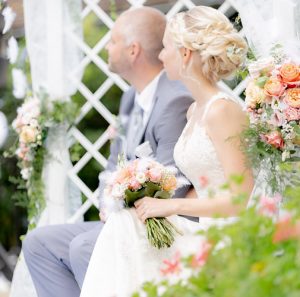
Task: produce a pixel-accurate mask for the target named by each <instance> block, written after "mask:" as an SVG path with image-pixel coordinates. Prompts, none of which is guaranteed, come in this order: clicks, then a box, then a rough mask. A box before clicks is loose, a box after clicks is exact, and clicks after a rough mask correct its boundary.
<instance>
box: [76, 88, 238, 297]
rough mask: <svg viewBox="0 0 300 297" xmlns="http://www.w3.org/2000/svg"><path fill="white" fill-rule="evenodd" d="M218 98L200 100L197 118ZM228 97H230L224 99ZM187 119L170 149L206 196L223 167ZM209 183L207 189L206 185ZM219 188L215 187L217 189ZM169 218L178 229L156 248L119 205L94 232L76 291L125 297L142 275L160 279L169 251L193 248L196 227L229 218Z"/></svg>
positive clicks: (145, 278)
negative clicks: (169, 241)
mask: <svg viewBox="0 0 300 297" xmlns="http://www.w3.org/2000/svg"><path fill="white" fill-rule="evenodd" d="M219 99H226V100H227V99H228V97H227V95H226V94H224V93H219V94H217V95H216V96H214V97H213V98H212V99H211V100H210V101H209V103H208V104H207V105H206V107H205V110H204V112H203V118H204V117H205V115H206V113H207V111H208V110H209V108H210V106H211V104H212V103H213V102H215V101H216V100H219ZM228 100H230V99H228ZM192 118H195V117H191V119H190V120H189V121H188V123H187V125H186V127H185V129H184V130H183V132H182V135H181V136H180V138H179V140H178V142H177V144H176V146H175V150H174V158H175V161H176V164H177V166H178V167H179V169H180V170H181V171H182V172H183V173H184V174H185V175H186V177H187V178H188V179H189V180H190V181H191V182H192V184H193V186H194V188H195V190H196V192H197V196H198V198H199V199H205V198H207V197H208V194H209V193H208V191H210V192H212V191H213V192H215V193H216V194H218V193H219V192H220V191H221V190H220V186H221V185H222V184H223V183H224V182H225V177H224V173H223V169H222V167H221V164H220V162H219V160H218V156H217V154H216V151H215V148H214V146H213V144H212V142H211V140H210V138H209V137H208V135H207V134H206V131H205V128H204V127H203V126H201V124H198V123H196V124H195V125H193V120H192ZM200 176H205V177H206V178H207V180H208V181H210V183H209V185H208V187H203V186H201V183H200V180H199V177H200ZM208 189H209V190H208ZM219 194H220V193H219ZM169 219H170V220H171V221H172V222H173V223H174V224H175V225H176V226H177V228H178V229H180V230H181V231H182V232H183V234H184V235H183V236H180V235H179V236H178V237H177V238H176V241H175V243H174V244H173V245H172V247H171V248H169V249H162V250H158V249H156V248H154V247H152V246H150V245H149V243H148V239H147V237H146V230H145V226H144V224H143V223H141V222H140V221H139V219H138V218H137V215H136V213H135V210H134V209H125V210H122V211H120V212H117V213H114V214H112V215H111V216H110V217H109V219H108V221H107V222H106V224H105V226H104V228H103V230H102V232H101V234H100V235H99V237H98V239H97V242H96V245H95V249H94V252H93V254H92V257H91V260H90V264H89V267H88V270H87V273H86V277H85V280H84V284H83V288H82V292H81V295H80V296H81V297H112V296H117V297H127V296H130V295H131V294H132V293H133V292H134V291H136V290H138V289H139V287H140V285H141V284H142V283H143V282H145V281H151V280H161V279H162V277H163V276H162V275H161V273H160V269H161V268H162V267H163V260H164V259H166V258H170V257H172V256H174V254H175V252H176V251H178V250H179V251H180V253H181V255H185V254H188V253H192V252H196V251H197V248H199V246H200V241H201V240H202V237H201V236H199V235H198V236H195V235H194V234H195V232H197V230H200V229H202V230H203V229H204V230H205V229H207V228H208V226H209V225H211V224H212V223H213V224H216V223H217V224H223V223H224V221H227V222H228V221H229V222H230V221H231V219H233V218H229V219H212V218H200V219H199V223H196V222H192V221H190V220H188V219H185V218H183V217H180V216H172V217H169Z"/></svg>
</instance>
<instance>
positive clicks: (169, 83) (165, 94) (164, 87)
mask: <svg viewBox="0 0 300 297" xmlns="http://www.w3.org/2000/svg"><path fill="white" fill-rule="evenodd" d="M157 95H158V97H162V98H164V100H167V101H172V100H174V99H175V98H179V97H185V98H187V99H188V100H192V96H191V94H190V92H189V91H188V90H187V88H186V87H185V86H184V85H183V84H182V83H181V82H180V81H177V80H170V79H169V78H168V77H167V75H166V74H165V73H163V74H162V76H161V78H160V81H159V83H158V86H157Z"/></svg>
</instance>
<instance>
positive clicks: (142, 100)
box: [135, 70, 163, 113]
mask: <svg viewBox="0 0 300 297" xmlns="http://www.w3.org/2000/svg"><path fill="white" fill-rule="evenodd" d="M162 73H163V70H162V71H161V72H160V73H159V74H158V75H156V76H155V78H154V79H153V80H152V81H151V82H150V83H149V84H148V85H147V86H146V87H145V88H144V89H143V91H142V92H141V93H138V92H136V93H135V101H136V102H137V103H138V105H139V106H140V107H141V108H142V109H143V111H144V113H146V112H149V111H150V109H151V107H152V104H153V102H154V95H155V92H156V89H157V84H158V81H159V78H160V77H161V75H162Z"/></svg>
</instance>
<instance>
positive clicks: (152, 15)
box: [116, 7, 166, 65]
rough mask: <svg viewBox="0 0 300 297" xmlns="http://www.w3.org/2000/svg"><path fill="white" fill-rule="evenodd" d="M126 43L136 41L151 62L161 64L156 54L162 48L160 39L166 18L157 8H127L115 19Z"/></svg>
mask: <svg viewBox="0 0 300 297" xmlns="http://www.w3.org/2000/svg"><path fill="white" fill-rule="evenodd" d="M116 25H118V26H119V28H121V29H120V31H121V34H122V35H123V37H124V39H125V41H126V43H127V44H128V45H129V44H130V43H132V42H138V43H139V44H140V45H141V47H142V48H143V51H144V53H145V56H146V58H147V60H148V61H149V62H150V63H151V64H154V65H156V64H161V61H160V60H159V59H158V55H159V53H160V51H161V50H162V47H163V46H162V39H163V35H164V31H165V28H166V18H165V15H164V14H163V13H161V12H160V11H159V10H157V9H154V8H150V7H140V8H135V9H131V10H127V11H125V12H124V13H122V14H121V15H120V16H119V18H118V19H117V21H116Z"/></svg>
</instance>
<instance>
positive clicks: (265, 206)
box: [259, 194, 282, 217]
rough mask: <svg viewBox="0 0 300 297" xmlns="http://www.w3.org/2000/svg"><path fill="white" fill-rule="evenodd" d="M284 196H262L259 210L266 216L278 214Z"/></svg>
mask: <svg viewBox="0 0 300 297" xmlns="http://www.w3.org/2000/svg"><path fill="white" fill-rule="evenodd" d="M281 200H282V197H281V196H280V195H279V194H276V195H275V196H274V197H267V196H262V197H261V198H260V200H259V212H260V213H261V214H262V215H265V216H271V217H272V216H274V215H277V214H278V210H279V203H280V201H281Z"/></svg>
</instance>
